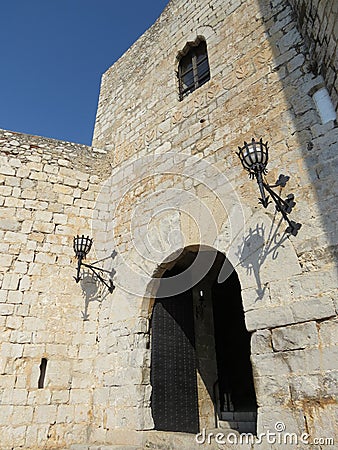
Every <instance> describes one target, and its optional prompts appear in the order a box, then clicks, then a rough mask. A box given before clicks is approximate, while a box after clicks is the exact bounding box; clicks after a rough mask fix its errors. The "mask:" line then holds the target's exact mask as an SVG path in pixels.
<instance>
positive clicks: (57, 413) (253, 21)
mask: <svg viewBox="0 0 338 450" xmlns="http://www.w3.org/2000/svg"><path fill="white" fill-rule="evenodd" d="M291 3H292V5H296V4H297V5H298V3H301V2H291ZM318 3H320V2H318ZM328 3H330V2H328ZM332 8H334V6H332ZM302 10H304V8H303V9H302ZM304 14H305V19H304V22H303V23H304V24H305V23H308V21H309V20H310V19H309V17H308V16H306V14H308V13H307V10H305V13H304ZM318 14H319V13H318ZM302 30H303V28H302ZM327 30H328V29H327ZM327 33H329V31H327ZM332 33H333V32H332ZM198 37H203V38H204V39H205V41H206V43H207V49H208V57H209V64H210V71H211V78H210V81H208V82H207V83H206V84H204V85H203V86H202V87H200V88H199V89H197V90H196V91H194V92H193V93H191V94H190V95H188V96H187V97H186V98H184V99H183V101H179V96H178V82H177V76H176V71H177V65H178V60H177V57H178V55H179V54H180V52H181V51H182V50H183V49H184V47H185V46H186V44H187V43H189V42H195V41H196V39H197V38H198ZM320 42H321V41H320V39H319V44H317V47H316V49H318V48H319V45H320ZM335 42H336V41H335ZM330 48H331V47H330ZM327 51H329V50H327ZM326 54H327V53H326ZM330 54H331V53H330ZM309 55H310V54H309V46H308V42H304V39H303V38H302V35H301V34H300V32H299V20H298V22H297V20H296V16H295V13H294V10H293V9H292V6H291V5H290V3H289V2H287V1H286V0H271V1H268V0H226V1H224V0H208V1H206V0H194V1H192V0H185V1H182V0H171V1H170V2H169V4H168V5H167V7H166V8H165V10H164V11H163V13H162V15H161V16H160V18H159V19H158V20H157V22H156V23H155V24H154V25H153V26H152V27H151V28H150V29H149V30H148V31H146V32H145V33H144V35H143V36H141V37H140V39H139V40H138V41H137V42H136V43H135V44H134V45H133V46H132V47H131V48H130V49H129V50H128V51H127V52H126V53H125V54H124V55H123V56H122V57H121V58H120V60H119V61H117V62H116V63H115V64H114V65H113V66H112V67H111V68H110V69H108V71H107V72H106V73H105V74H104V75H103V78H102V85H101V93H100V99H99V105H98V112H97V119H96V124H95V131H94V139H93V147H86V146H83V145H79V144H72V143H67V142H60V141H55V140H51V139H47V138H40V137H36V136H28V135H23V134H19V133H14V132H8V131H1V134H0V149H1V150H0V161H1V164H0V235H1V242H0V249H1V252H0V262H1V270H0V283H1V290H0V323H1V340H0V436H1V443H0V448H1V449H2V450H9V449H15V450H18V449H27V450H37V449H64V450H66V449H70V450H71V449H72V450H89V449H90V450H94V449H95V450H99V449H107V450H108V449H114V448H121V449H125V450H127V449H128V448H134V449H136V448H137V449H142V448H144V449H146V448H154V449H155V448H157V449H178V448H180V449H181V448H182V449H189V450H190V449H193V448H203V446H202V445H198V444H196V443H195V442H194V436H191V435H182V434H177V433H161V432H158V431H156V430H154V422H153V418H152V412H151V403H150V398H151V389H152V386H151V383H150V367H151V358H150V355H151V351H150V349H151V326H150V323H151V322H150V320H151V313H152V306H153V303H154V298H155V297H156V289H157V287H158V277H160V276H161V275H162V274H163V273H164V271H165V270H166V269H167V268H170V267H172V266H173V264H175V261H176V259H177V255H179V254H180V252H182V250H183V249H184V248H196V246H200V245H202V246H206V247H208V248H210V247H211V248H213V249H216V250H218V251H219V252H221V253H223V254H224V255H226V257H227V258H228V260H229V261H230V263H231V264H232V266H233V267H234V269H235V270H236V272H237V274H238V277H239V280H240V283H241V288H242V300H243V309H244V312H245V321H246V327H247V329H248V330H249V331H250V332H251V333H252V338H251V362H252V367H253V373H254V382H255V390H256V396H257V403H258V422H257V433H258V434H259V433H264V432H267V431H268V430H270V431H276V430H275V425H276V423H277V422H282V423H283V424H284V426H285V431H286V432H288V433H296V434H297V435H298V436H301V434H302V433H307V434H308V435H309V436H310V438H309V442H314V440H315V439H316V438H325V437H326V438H332V439H334V440H335V442H336V443H337V442H338V431H337V427H336V422H337V414H338V409H337V394H338V392H337V380H338V367H337V352H338V350H337V336H338V321H337V311H338V299H337V271H336V269H337V266H336V254H337V252H336V249H337V220H336V217H337V195H336V194H337V176H336V173H335V171H337V141H338V128H337V123H336V121H331V122H329V123H326V124H325V125H322V124H321V121H320V118H319V115H318V112H317V110H316V108H315V104H314V102H313V100H312V96H311V92H312V90H313V88H314V87H315V86H317V85H318V84H319V83H326V82H327V87H329V88H330V89H331V88H332V86H333V88H332V89H333V90H332V89H331V90H330V92H331V93H333V94H332V98H333V99H335V97H334V95H336V94H334V82H331V81H330V80H331V78H332V77H331V78H330V76H329V75H328V78H327V77H326V75H325V74H324V75H325V76H324V77H322V76H321V75H319V74H317V73H315V72H314V70H313V66H312V65H311V64H310V65H309V60H310V57H311V58H316V56H309ZM311 55H312V54H311ZM313 55H317V53H316V52H314V53H313ZM335 58H336V56H335ZM330 61H331V62H330V64H331V65H330V67H334V68H336V67H337V66H336V64H337V60H336V59H334V60H332V59H331V60H330ZM332 61H333V62H332ZM326 73H327V74H328V73H329V70H327V72H326ZM330 83H331V84H330ZM252 137H256V138H260V137H262V138H263V139H264V140H267V141H269V147H270V162H269V165H268V169H269V173H268V174H267V178H268V180H269V181H270V182H271V183H273V182H274V181H275V180H276V179H277V177H278V175H279V173H284V174H285V175H289V176H290V181H289V183H288V185H287V187H286V188H284V189H283V195H284V193H285V195H286V194H288V193H290V192H293V193H294V194H295V199H296V202H297V206H296V208H295V209H294V211H293V213H292V215H293V216H294V217H293V218H294V219H295V220H297V221H299V222H301V223H302V228H301V230H300V232H299V234H298V236H296V237H288V236H285V234H284V228H285V225H284V223H281V224H280V223H279V215H278V214H276V212H275V211H274V208H273V205H269V207H268V208H267V209H266V210H264V209H263V208H262V207H261V205H258V200H257V199H258V196H259V193H258V188H257V185H256V183H255V182H253V181H250V180H249V179H248V176H247V174H246V173H245V172H244V170H243V169H242V167H241V165H240V161H239V159H238V157H237V156H236V154H235V151H236V150H237V149H238V146H242V145H243V141H244V140H247V141H248V140H250V139H251V138H252ZM77 234H84V235H90V236H92V237H93V238H94V248H93V250H92V251H91V252H90V254H89V256H88V261H94V260H100V261H101V264H103V266H104V267H105V268H106V270H108V271H111V270H114V271H115V274H114V277H113V281H114V284H115V290H114V291H113V293H112V294H110V293H109V292H107V290H106V289H105V288H104V287H102V285H100V283H98V280H97V279H96V278H95V277H93V276H92V275H91V274H90V273H88V272H87V271H84V272H83V273H82V279H81V282H80V283H79V284H76V283H75V281H74V278H73V277H74V275H75V274H76V260H75V257H74V252H73V248H72V240H73V236H75V235H77ZM113 251H115V254H113ZM202 344H203V343H201V342H200V344H199V345H202ZM43 358H44V359H45V360H46V361H47V362H46V371H45V374H44V373H42V370H41V363H42V360H43ZM39 380H40V381H39ZM41 380H42V381H41ZM201 383H202V380H201V379H199V384H200V386H199V392H204V394H203V395H205V398H203V402H204V404H206V405H207V404H208V402H209V403H210V401H211V399H210V398H209V399H208V398H207V394H206V390H205V389H204V390H203V386H202V385H201ZM41 384H42V385H41ZM204 414H205V411H200V416H201V417H202V418H203V423H207V424H208V426H209V425H210V428H213V427H212V426H211V425H212V424H211V422H212V420H211V421H210V417H206V416H205V415H204ZM217 425H218V424H217V423H215V424H214V427H217ZM263 441H264V443H263V444H259V443H256V444H254V443H253V444H250V445H249V444H248V445H246V446H239V447H237V446H234V445H231V446H230V447H229V448H248V449H249V448H250V449H256V450H258V449H276V448H283V447H278V446H276V445H272V444H269V443H268V442H266V440H263ZM206 448H228V446H227V445H216V444H215V443H214V442H213V444H212V445H207V444H206ZM285 448H286V447H285ZM290 448H291V447H290ZM294 448H304V447H302V445H301V444H299V445H298V446H295V447H294ZM309 448H311V447H309ZM313 448H320V447H319V446H313ZM332 448H333V447H332Z"/></svg>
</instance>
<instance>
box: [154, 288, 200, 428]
mask: <svg viewBox="0 0 338 450" xmlns="http://www.w3.org/2000/svg"><path fill="white" fill-rule="evenodd" d="M151 357H152V360H151V361H152V362H151V383H152V399H151V405H152V414H153V419H154V423H155V429H156V430H163V431H181V432H188V433H197V432H198V431H199V415H198V396H197V374H196V357H195V338H194V317H193V306H192V293H191V291H187V292H185V293H182V294H179V295H176V296H175V297H170V298H162V299H157V300H156V302H155V305H154V310H153V316H152V346H151Z"/></svg>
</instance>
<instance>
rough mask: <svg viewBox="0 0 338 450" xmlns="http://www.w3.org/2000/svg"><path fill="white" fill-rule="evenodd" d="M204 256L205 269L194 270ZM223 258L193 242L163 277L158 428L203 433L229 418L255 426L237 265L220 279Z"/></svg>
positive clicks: (154, 350)
mask: <svg viewBox="0 0 338 450" xmlns="http://www.w3.org/2000/svg"><path fill="white" fill-rule="evenodd" d="M197 256H198V257H197ZM198 259H199V266H200V268H201V267H202V268H203V270H202V271H200V273H197V275H196V272H199V269H198V267H196V266H197V264H196V261H197V260H198ZM225 265H227V267H231V266H230V263H228V262H227V261H226V258H225V256H224V255H223V254H222V253H220V252H217V251H215V250H213V249H203V251H198V252H197V251H189V250H188V249H187V250H186V251H184V252H183V253H182V255H181V256H180V257H179V258H178V260H177V261H176V264H175V265H174V267H172V268H171V269H168V270H167V271H166V272H165V273H164V275H163V277H162V279H161V282H160V286H159V289H158V292H157V297H156V300H155V303H154V308H153V313H152V319H151V384H152V397H151V407H152V415H153V419H154V424H155V429H157V430H162V431H176V432H179V431H180V432H190V433H197V432H198V431H199V430H200V429H201V428H215V427H218V426H219V424H220V421H221V420H224V421H227V422H229V424H228V425H229V426H230V427H232V428H235V429H236V428H237V429H238V430H239V431H241V432H253V431H254V429H253V428H255V423H254V421H255V414H256V410H257V405H256V398H255V390H254V384H253V376H252V368H251V363H250V333H248V331H247V330H246V327H245V323H244V313H243V308H242V299H241V287H240V283H239V280H238V276H237V274H236V272H235V271H234V270H233V269H232V267H231V270H230V271H229V273H230V275H229V276H228V277H226V279H225V280H224V281H222V282H221V283H219V274H220V271H221V269H222V268H223V269H224V267H225ZM182 280H184V282H183V283H182ZM171 283H173V284H175V289H173V290H171V289H170V288H168V287H170V285H171ZM180 283H181V284H180ZM173 291H174V292H173Z"/></svg>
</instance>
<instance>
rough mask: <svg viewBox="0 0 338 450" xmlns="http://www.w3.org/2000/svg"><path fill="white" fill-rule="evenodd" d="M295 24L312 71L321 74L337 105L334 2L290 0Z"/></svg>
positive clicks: (337, 14)
mask: <svg viewBox="0 0 338 450" xmlns="http://www.w3.org/2000/svg"><path fill="white" fill-rule="evenodd" d="M290 3H291V5H292V7H293V8H294V10H295V12H296V14H297V19H298V27H299V30H300V32H301V33H302V36H303V37H304V39H305V43H306V45H307V47H308V49H309V52H310V58H311V61H310V65H311V68H312V70H313V72H314V73H316V74H321V75H323V77H324V79H325V83H326V86H327V88H328V90H329V92H330V94H331V98H332V101H333V103H334V105H335V107H336V108H337V105H338V75H337V73H338V2H337V0H311V1H307V0H290Z"/></svg>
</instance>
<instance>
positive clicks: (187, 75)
mask: <svg viewBox="0 0 338 450" xmlns="http://www.w3.org/2000/svg"><path fill="white" fill-rule="evenodd" d="M178 80H179V94H180V100H183V98H184V97H186V96H187V95H188V94H190V93H191V92H193V91H195V90H196V89H198V88H199V87H200V86H202V85H203V84H204V83H206V82H207V81H209V80H210V69H209V61H208V53H207V44H206V42H205V41H200V42H199V43H198V45H195V46H193V47H190V49H189V51H188V53H186V54H185V55H184V56H182V58H181V59H180V62H179V65H178Z"/></svg>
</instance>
